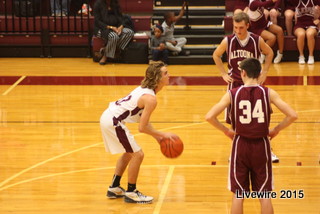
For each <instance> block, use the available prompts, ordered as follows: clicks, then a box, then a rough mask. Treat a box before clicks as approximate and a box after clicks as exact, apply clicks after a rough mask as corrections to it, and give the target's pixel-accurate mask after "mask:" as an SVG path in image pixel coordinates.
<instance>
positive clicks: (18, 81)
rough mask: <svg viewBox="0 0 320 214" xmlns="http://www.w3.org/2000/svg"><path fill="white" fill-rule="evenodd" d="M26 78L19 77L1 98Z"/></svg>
mask: <svg viewBox="0 0 320 214" xmlns="http://www.w3.org/2000/svg"><path fill="white" fill-rule="evenodd" d="M26 77H27V76H22V77H20V78H19V79H18V80H17V81H16V82H15V83H14V84H13V85H12V86H10V87H9V88H8V89H7V90H6V91H5V92H3V94H2V95H3V96H5V95H7V94H9V92H10V91H12V90H13V89H14V88H15V87H16V86H17V85H18V84H19V83H20V82H21V81H22V80H24V79H25V78H26Z"/></svg>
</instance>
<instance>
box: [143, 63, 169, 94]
mask: <svg viewBox="0 0 320 214" xmlns="http://www.w3.org/2000/svg"><path fill="white" fill-rule="evenodd" d="M163 66H165V64H164V63H163V62H162V61H156V62H153V63H151V64H150V65H149V66H148V68H147V70H146V75H145V77H144V79H143V80H142V82H141V87H142V88H149V89H153V90H154V89H156V87H157V86H158V83H159V81H160V79H161V77H162V74H161V68H162V67H163Z"/></svg>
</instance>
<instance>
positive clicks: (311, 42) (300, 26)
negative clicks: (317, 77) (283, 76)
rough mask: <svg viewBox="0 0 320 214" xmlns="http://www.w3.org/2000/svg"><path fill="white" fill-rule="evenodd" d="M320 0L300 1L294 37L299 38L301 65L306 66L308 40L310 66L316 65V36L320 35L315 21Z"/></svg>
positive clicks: (296, 10) (297, 7)
mask: <svg viewBox="0 0 320 214" xmlns="http://www.w3.org/2000/svg"><path fill="white" fill-rule="evenodd" d="M319 5H320V0H299V2H298V4H297V6H296V9H295V13H296V24H295V26H294V30H293V31H294V35H295V36H296V37H297V46H298V50H299V61H298V62H299V64H305V57H304V53H303V50H304V43H305V38H307V46H308V50H309V57H308V64H310V65H311V64H314V55H313V52H314V47H315V36H316V35H317V33H318V30H317V26H316V24H315V23H314V20H315V19H317V18H318V17H315V8H316V6H317V7H319Z"/></svg>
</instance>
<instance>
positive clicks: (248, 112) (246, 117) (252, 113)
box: [239, 99, 264, 124]
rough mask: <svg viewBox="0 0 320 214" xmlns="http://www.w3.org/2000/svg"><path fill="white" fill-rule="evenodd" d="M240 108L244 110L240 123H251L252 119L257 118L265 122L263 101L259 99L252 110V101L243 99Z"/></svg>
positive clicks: (259, 121) (260, 121)
mask: <svg viewBox="0 0 320 214" xmlns="http://www.w3.org/2000/svg"><path fill="white" fill-rule="evenodd" d="M239 109H241V110H242V116H240V117H239V120H240V123H242V124H250V123H251V121H252V119H257V120H258V123H264V112H263V109H262V101H261V100H260V99H259V100H257V102H256V104H255V105H254V108H253V110H252V106H251V102H250V101H249V100H241V101H240V103H239Z"/></svg>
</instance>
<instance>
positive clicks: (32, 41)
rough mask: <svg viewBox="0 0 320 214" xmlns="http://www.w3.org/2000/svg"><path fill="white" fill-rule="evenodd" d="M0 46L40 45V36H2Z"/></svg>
mask: <svg viewBox="0 0 320 214" xmlns="http://www.w3.org/2000/svg"><path fill="white" fill-rule="evenodd" d="M0 44H14V45H41V37H40V35H28V36H24V35H10V36H6V35H2V36H0Z"/></svg>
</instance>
